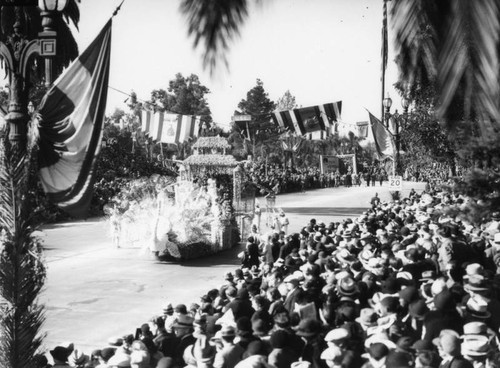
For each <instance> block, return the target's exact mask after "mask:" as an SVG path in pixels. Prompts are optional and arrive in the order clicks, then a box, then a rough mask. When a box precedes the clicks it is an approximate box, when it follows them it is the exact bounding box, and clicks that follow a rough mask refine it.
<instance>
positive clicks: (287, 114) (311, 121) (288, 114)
mask: <svg viewBox="0 0 500 368" xmlns="http://www.w3.org/2000/svg"><path fill="white" fill-rule="evenodd" d="M341 110H342V101H338V102H332V103H327V104H324V105H316V106H309V107H303V108H300V109H293V110H286V111H277V112H274V113H273V114H272V115H271V118H272V120H273V122H274V124H276V125H277V126H279V127H280V128H281V129H283V130H286V131H290V132H294V133H295V134H297V135H305V134H307V133H312V132H318V131H326V130H327V128H331V127H332V125H333V124H334V123H337V122H338V121H340V113H341Z"/></svg>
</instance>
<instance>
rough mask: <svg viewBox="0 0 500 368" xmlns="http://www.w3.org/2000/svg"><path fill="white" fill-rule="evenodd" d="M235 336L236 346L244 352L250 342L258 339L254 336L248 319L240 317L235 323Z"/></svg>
mask: <svg viewBox="0 0 500 368" xmlns="http://www.w3.org/2000/svg"><path fill="white" fill-rule="evenodd" d="M236 336H237V337H238V341H237V344H238V345H239V346H241V347H242V348H243V349H245V350H246V349H247V347H248V345H249V344H250V343H251V342H252V341H255V340H258V339H259V338H258V337H256V336H255V335H254V331H253V328H252V321H251V320H250V318H248V317H241V318H239V319H238V320H237V321H236Z"/></svg>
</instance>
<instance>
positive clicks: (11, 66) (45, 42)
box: [0, 0, 67, 154]
mask: <svg viewBox="0 0 500 368" xmlns="http://www.w3.org/2000/svg"><path fill="white" fill-rule="evenodd" d="M66 3H67V0H39V2H38V6H39V8H40V9H41V14H40V15H41V16H42V27H43V31H42V32H40V33H38V38H37V39H34V40H27V39H26V36H25V35H24V34H23V33H22V30H23V24H22V22H23V14H22V8H21V6H15V14H16V20H15V23H14V26H13V33H12V34H11V35H10V36H8V37H7V40H6V41H5V42H0V57H1V58H2V59H3V60H4V62H5V64H6V65H5V66H6V68H5V69H6V70H7V71H8V74H9V106H8V114H7V115H6V117H5V120H6V122H7V123H8V125H9V140H10V141H11V143H12V144H13V146H16V147H17V150H18V151H19V153H21V154H22V153H24V151H25V150H26V138H27V124H28V121H29V115H28V93H29V87H30V86H29V85H30V83H29V80H30V75H29V73H30V68H29V65H30V62H31V61H32V57H34V56H35V55H39V56H42V57H44V59H45V84H46V86H50V84H51V83H52V58H53V57H54V56H55V55H56V36H57V34H56V31H55V30H54V28H53V16H54V14H55V12H58V11H62V10H63V9H64V8H65V6H66Z"/></svg>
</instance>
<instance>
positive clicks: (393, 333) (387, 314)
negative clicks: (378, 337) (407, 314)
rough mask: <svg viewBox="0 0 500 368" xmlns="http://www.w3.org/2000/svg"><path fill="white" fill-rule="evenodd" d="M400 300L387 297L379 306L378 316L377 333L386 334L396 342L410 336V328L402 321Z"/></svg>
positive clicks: (394, 297)
mask: <svg viewBox="0 0 500 368" xmlns="http://www.w3.org/2000/svg"><path fill="white" fill-rule="evenodd" d="M399 307H400V305H399V299H398V297H396V296H385V297H383V298H382V299H381V300H380V302H379V303H378V305H377V308H376V309H377V310H378V315H379V316H380V317H379V319H378V320H377V328H376V331H377V332H378V333H386V334H387V335H388V336H389V338H390V340H392V341H394V342H396V341H397V340H398V339H399V338H400V337H402V336H407V335H408V334H409V332H410V331H409V329H408V326H407V325H406V324H405V323H404V322H403V321H402V319H401V318H400V316H398V312H399Z"/></svg>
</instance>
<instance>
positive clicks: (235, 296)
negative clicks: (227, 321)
mask: <svg viewBox="0 0 500 368" xmlns="http://www.w3.org/2000/svg"><path fill="white" fill-rule="evenodd" d="M226 296H227V298H228V299H229V303H228V304H226V305H225V306H224V308H223V309H222V311H223V313H226V312H227V311H228V310H229V309H231V310H232V312H233V316H234V320H235V321H237V320H238V319H239V318H241V317H247V318H249V319H250V318H251V317H252V315H253V313H254V312H255V310H254V309H253V308H252V302H251V301H250V299H249V298H248V291H247V289H246V288H242V289H239V290H236V288H234V287H229V288H228V289H227V291H226Z"/></svg>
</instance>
